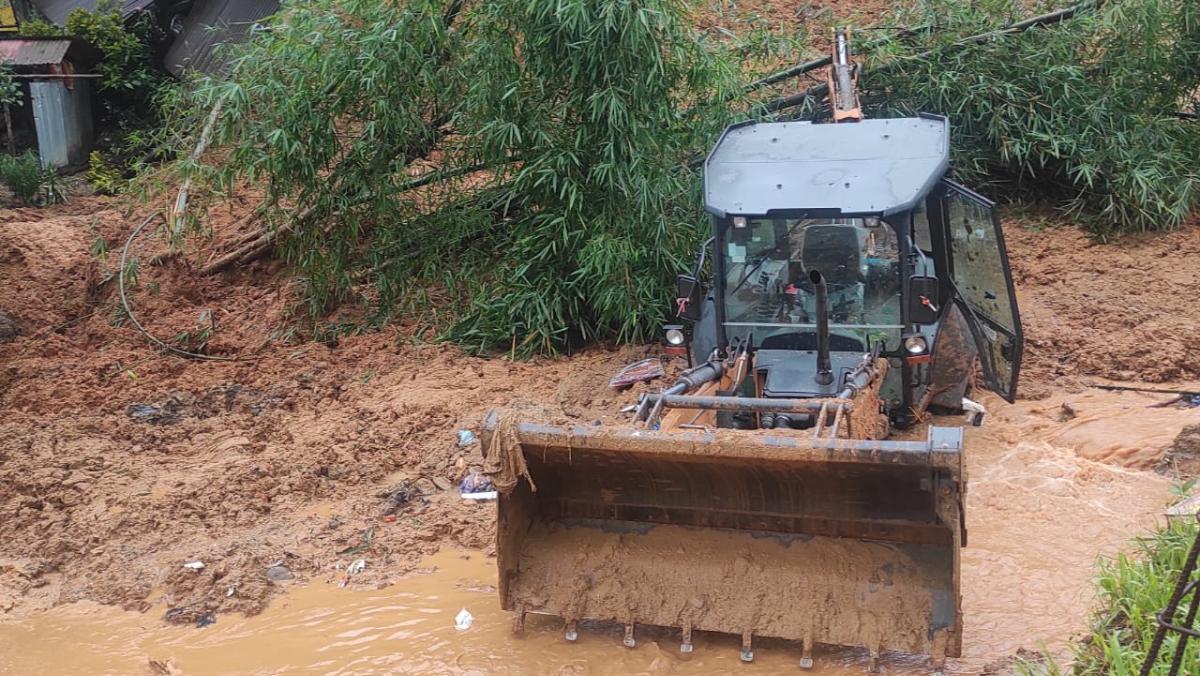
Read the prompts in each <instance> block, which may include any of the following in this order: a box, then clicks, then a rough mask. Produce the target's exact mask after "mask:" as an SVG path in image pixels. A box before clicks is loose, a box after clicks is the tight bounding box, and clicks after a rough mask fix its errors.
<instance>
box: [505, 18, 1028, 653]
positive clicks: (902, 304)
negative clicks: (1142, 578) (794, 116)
mask: <svg viewBox="0 0 1200 676" xmlns="http://www.w3.org/2000/svg"><path fill="white" fill-rule="evenodd" d="M842 50H844V40H843V38H842V37H841V36H839V39H838V41H837V45H836V46H835V61H834V63H835V66H834V68H833V69H832V70H833V73H832V75H831V80H832V85H833V86H832V88H831V89H832V91H833V96H832V98H833V101H834V113H835V116H834V117H835V120H836V121H839V122H842V123H840V124H811V123H806V122H776V123H746V124H740V125H734V126H732V127H730V128H729V129H727V130H726V131H725V133H724V134H723V135H722V136H721V138H720V140H719V141H718V142H717V144H716V146H715V148H714V149H713V150H712V152H711V154H710V155H709V156H708V158H707V161H706V163H705V166H704V181H705V198H706V207H707V210H708V211H709V213H710V214H711V215H712V224H713V236H712V238H711V239H709V240H708V241H707V242H706V243H705V245H704V247H703V248H702V250H701V252H700V254H699V256H698V258H697V261H696V263H695V266H694V268H693V269H692V270H691V271H690V272H689V273H688V274H685V275H680V276H679V279H678V301H677V302H678V315H679V317H680V318H681V319H682V320H684V322H683V323H681V324H680V325H678V326H672V327H667V331H666V332H667V342H668V344H669V346H670V347H669V348H668V349H669V350H674V351H676V352H684V353H686V354H687V355H688V359H689V364H690V368H688V369H687V370H686V371H684V372H683V375H682V376H681V377H679V378H678V381H677V382H675V383H674V385H672V386H670V387H668V388H666V389H664V390H663V391H661V392H659V393H654V394H647V395H643V397H642V398H641V400H640V402H639V403H638V406H637V410H636V411H635V412H634V414H633V417H634V418H635V421H634V423H633V424H630V425H624V426H616V427H609V426H578V427H557V426H550V425H543V424H538V423H536V422H531V421H524V420H518V419H513V418H511V417H504V416H497V415H491V416H489V418H488V421H487V422H486V423H485V426H484V428H485V429H484V434H483V437H484V438H483V441H484V448H485V453H486V454H487V456H488V462H489V464H490V465H491V467H492V468H493V469H494V470H495V471H496V476H497V478H498V479H500V480H499V481H498V482H497V483H498V486H499V488H500V489H501V495H500V498H499V504H498V518H499V522H498V547H497V549H498V552H497V553H498V558H499V563H498V565H499V572H500V575H499V592H500V598H501V603H502V605H503V607H504V608H505V609H507V610H511V611H513V612H514V622H515V625H516V626H517V627H518V628H520V627H522V626H523V623H524V619H525V616H526V614H527V613H543V614H550V615H555V616H558V617H560V618H562V620H563V621H564V623H565V632H566V637H567V639H568V640H575V639H576V637H577V636H578V631H579V623H582V622H584V621H591V620H596V621H605V622H611V623H616V624H617V625H618V626H621V625H623V626H624V643H625V645H627V646H631V647H632V646H634V645H635V643H636V638H635V630H636V627H637V625H657V626H660V627H672V628H677V629H678V630H679V632H680V641H681V649H682V650H683V651H685V652H690V651H691V649H692V636H693V632H695V631H709V632H724V633H730V634H735V635H738V636H740V637H741V644H742V659H743V660H747V661H749V660H752V659H753V645H752V642H753V639H754V637H756V636H757V637H779V638H784V639H792V640H795V641H798V642H799V643H800V645H801V649H802V655H801V660H800V666H801V667H811V666H812V664H813V658H812V650H813V646H814V644H836V645H846V646H858V647H861V648H864V649H865V650H866V651H868V654H869V659H870V662H871V665H872V667H874V665H875V664H876V663H877V661H878V658H879V655H880V652H881V651H902V652H906V653H918V654H927V655H930V656H931V657H932V660H933V668H934V669H935V670H940V669H942V667H943V664H944V662H945V658H946V657H947V656H951V657H954V656H958V655H959V654H960V651H961V645H962V614H961V599H960V593H959V551H960V548H961V547H963V546H964V545H965V544H966V539H967V529H966V523H965V521H964V517H963V504H964V497H965V491H966V474H965V471H964V467H963V454H962V439H963V435H962V429H961V428H959V427H938V426H929V427H928V428H927V430H926V431H925V433H924V434H920V433H919V432H915V431H914V432H908V433H906V434H905V435H900V436H905V437H906V439H905V440H897V439H895V438H892V439H889V438H888V437H889V436H892V437H894V436H896V435H893V434H892V431H893V430H894V429H903V428H909V427H912V426H913V425H914V424H916V423H919V422H922V421H923V420H924V419H925V418H926V411H928V410H929V409H930V408H931V407H939V406H940V407H943V408H946V409H960V408H961V407H962V406H963V402H964V397H965V396H966V395H967V394H969V392H968V388H969V387H970V386H971V384H972V382H974V381H976V380H978V379H979V378H977V377H976V373H978V374H979V375H981V376H982V384H983V385H985V386H987V387H988V388H989V389H992V390H994V391H996V392H997V393H999V394H1000V395H1001V396H1003V397H1004V398H1006V399H1009V400H1011V399H1012V398H1013V396H1014V394H1015V388H1016V382H1017V373H1018V368H1019V363H1020V356H1021V346H1022V338H1021V328H1020V322H1019V318H1018V314H1017V307H1016V302H1015V296H1014V294H1013V287H1012V280H1011V274H1010V272H1009V268H1008V262H1007V257H1006V254H1005V250H1004V243H1003V239H1002V233H1001V229H1000V225H999V222H998V220H997V218H996V214H995V211H994V209H993V205H992V204H991V203H990V202H988V201H987V200H986V199H984V198H982V197H980V196H979V195H976V194H975V193H973V192H971V191H970V190H967V189H965V188H963V187H962V186H960V185H957V184H956V183H954V182H952V181H949V180H947V179H946V178H945V175H946V172H947V167H948V149H949V145H950V137H949V135H950V129H949V124H948V122H947V120H946V119H945V118H943V117H938V116H935V115H921V116H920V117H916V118H903V119H879V120H864V119H861V114H860V113H859V112H858V110H857V108H858V104H857V100H856V98H855V97H854V96H853V90H852V77H853V73H852V72H851V71H850V70H849V69H850V66H849V65H848V64H849V61H848V57H847V55H846V54H845V52H844V51H842ZM839 52H841V53H840V54H839ZM847 92H850V95H849V96H847V95H846V94H847ZM976 364H978V368H977V367H976ZM967 401H968V404H970V403H971V402H970V401H969V400H967Z"/></svg>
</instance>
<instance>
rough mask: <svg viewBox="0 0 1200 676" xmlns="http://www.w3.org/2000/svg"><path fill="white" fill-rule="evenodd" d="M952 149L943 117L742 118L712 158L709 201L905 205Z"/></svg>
mask: <svg viewBox="0 0 1200 676" xmlns="http://www.w3.org/2000/svg"><path fill="white" fill-rule="evenodd" d="M949 152H950V125H949V123H948V122H947V121H946V119H945V118H941V117H936V116H922V117H913V118H898V119H889V120H863V121H862V122H857V123H843V124H812V123H811V122H761V123H748V124H741V125H734V126H732V127H730V128H729V129H726V130H725V133H724V134H722V135H721V139H720V140H719V141H718V142H717V146H716V148H714V149H713V151H712V153H711V154H710V155H709V156H708V160H707V161H706V162H705V165H704V194H705V207H706V208H707V209H708V211H709V212H711V213H714V214H716V215H718V216H724V215H726V214H768V213H771V212H780V211H803V210H806V209H812V210H816V209H820V210H829V211H839V212H841V213H844V214H869V213H893V212H896V211H903V210H905V209H908V208H911V207H912V206H913V204H914V203H915V202H916V200H917V198H919V197H921V196H922V195H924V194H925V192H927V191H928V190H929V189H930V188H931V187H932V186H933V184H934V183H936V182H937V181H938V180H940V179H941V178H942V175H943V174H945V172H946V168H947V167H948V166H949V162H950V155H949Z"/></svg>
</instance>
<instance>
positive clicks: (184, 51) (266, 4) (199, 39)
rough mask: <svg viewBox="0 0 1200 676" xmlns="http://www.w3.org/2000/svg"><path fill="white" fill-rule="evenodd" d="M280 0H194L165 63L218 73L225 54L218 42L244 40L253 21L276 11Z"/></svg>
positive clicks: (174, 69) (180, 68)
mask: <svg viewBox="0 0 1200 676" xmlns="http://www.w3.org/2000/svg"><path fill="white" fill-rule="evenodd" d="M279 4H280V3H279V0H196V4H195V5H193V6H192V10H191V11H190V12H188V15H187V18H186V19H184V23H183V32H182V33H180V35H179V37H177V38H176V39H175V42H173V43H171V48H170V49H169V50H168V51H167V57H166V66H167V69H168V70H170V71H171V72H172V73H174V74H175V75H177V76H178V75H182V74H183V72H184V71H196V72H200V73H209V74H211V73H218V72H221V71H222V70H224V69H225V67H226V65H227V62H226V59H227V57H226V55H225V54H223V50H222V49H219V48H218V45H226V44H234V43H239V42H244V41H245V40H246V37H247V36H248V35H249V34H250V29H251V27H253V26H254V24H256V23H258V22H260V21H262V20H264V19H266V18H267V17H269V16H271V15H272V14H274V13H275V12H277V11H279Z"/></svg>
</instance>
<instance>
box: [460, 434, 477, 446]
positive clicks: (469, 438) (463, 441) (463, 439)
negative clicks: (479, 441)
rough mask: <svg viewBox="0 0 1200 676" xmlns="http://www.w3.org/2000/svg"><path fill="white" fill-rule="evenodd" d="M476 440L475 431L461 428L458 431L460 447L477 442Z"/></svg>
mask: <svg viewBox="0 0 1200 676" xmlns="http://www.w3.org/2000/svg"><path fill="white" fill-rule="evenodd" d="M475 440H476V437H475V433H474V432H472V431H471V430H459V431H458V447H459V448H466V447H467V446H470V445H471V444H473V443H475Z"/></svg>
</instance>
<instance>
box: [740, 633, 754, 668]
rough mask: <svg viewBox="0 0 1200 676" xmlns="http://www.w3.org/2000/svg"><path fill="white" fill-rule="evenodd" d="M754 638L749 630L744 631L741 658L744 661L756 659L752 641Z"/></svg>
mask: <svg viewBox="0 0 1200 676" xmlns="http://www.w3.org/2000/svg"><path fill="white" fill-rule="evenodd" d="M753 638H754V637H753V636H752V635H751V634H750V632H748V631H747V632H744V633H743V634H742V655H741V658H742V661H743V662H753V661H754V649H753V648H752V647H751V642H752V641H753Z"/></svg>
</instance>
